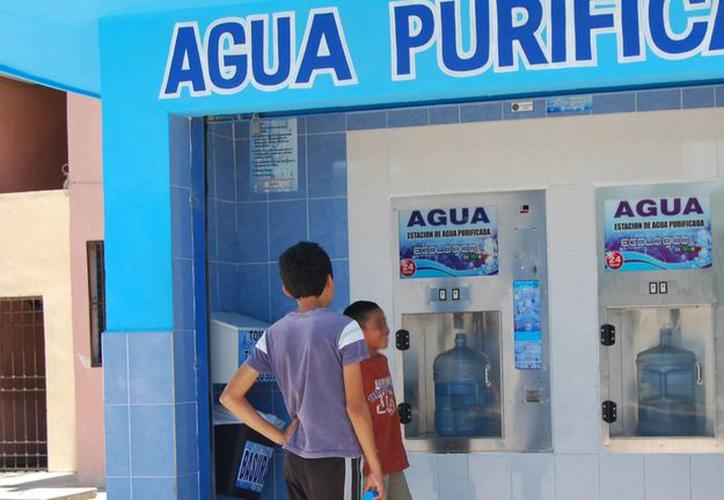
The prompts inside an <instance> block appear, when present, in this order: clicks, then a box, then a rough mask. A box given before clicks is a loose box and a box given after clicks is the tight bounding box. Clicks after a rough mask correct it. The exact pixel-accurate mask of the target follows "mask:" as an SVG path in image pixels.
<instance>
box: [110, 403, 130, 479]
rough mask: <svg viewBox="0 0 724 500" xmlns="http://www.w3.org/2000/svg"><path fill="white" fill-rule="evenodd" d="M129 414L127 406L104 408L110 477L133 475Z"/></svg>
mask: <svg viewBox="0 0 724 500" xmlns="http://www.w3.org/2000/svg"><path fill="white" fill-rule="evenodd" d="M128 412H129V407H128V406H126V405H106V407H105V408H104V415H105V418H104V425H105V438H106V474H107V475H109V476H128V475H130V473H131V468H130V456H129V454H130V449H129V439H130V438H129V435H128V432H129V426H130V421H129V414H128Z"/></svg>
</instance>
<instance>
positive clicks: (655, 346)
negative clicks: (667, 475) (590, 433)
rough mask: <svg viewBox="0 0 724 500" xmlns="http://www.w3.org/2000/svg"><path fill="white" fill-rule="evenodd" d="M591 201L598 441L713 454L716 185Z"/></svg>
mask: <svg viewBox="0 0 724 500" xmlns="http://www.w3.org/2000/svg"><path fill="white" fill-rule="evenodd" d="M597 204H598V208H597V217H598V221H599V224H598V254H599V257H598V278H599V279H598V283H599V317H600V323H601V325H600V343H601V345H600V359H601V362H600V367H601V392H602V406H601V416H602V420H603V424H602V425H603V436H604V444H605V445H606V446H607V448H608V449H610V450H612V451H636V452H653V451H662V452H677V451H679V452H688V453H693V452H706V451H716V450H721V437H722V431H724V427H722V424H723V422H722V408H721V402H722V401H724V399H723V398H724V393H722V389H723V388H724V384H722V380H721V377H722V370H721V369H718V363H719V362H720V361H719V360H721V359H722V352H721V350H722V346H724V339H722V338H721V337H720V335H721V334H720V333H719V332H721V330H722V328H724V317H723V316H722V314H723V313H724V310H723V309H722V307H721V302H720V298H721V297H722V287H723V286H724V279H722V278H723V277H724V276H723V275H722V270H723V266H722V264H724V262H722V249H721V248H720V243H721V242H722V241H724V240H723V236H724V234H723V231H724V185H723V184H720V183H698V184H677V185H656V186H651V185H648V186H635V187H615V188H614V187H611V188H602V189H599V191H598V202H597Z"/></svg>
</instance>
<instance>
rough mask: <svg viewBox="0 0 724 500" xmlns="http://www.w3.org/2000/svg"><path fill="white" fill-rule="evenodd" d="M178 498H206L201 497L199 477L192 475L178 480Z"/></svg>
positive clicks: (185, 499) (188, 499)
mask: <svg viewBox="0 0 724 500" xmlns="http://www.w3.org/2000/svg"><path fill="white" fill-rule="evenodd" d="M177 484H178V497H177V500H199V498H204V497H201V496H200V495H199V475H198V474H191V475H189V476H181V477H179V478H178V480H177Z"/></svg>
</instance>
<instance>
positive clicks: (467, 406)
mask: <svg viewBox="0 0 724 500" xmlns="http://www.w3.org/2000/svg"><path fill="white" fill-rule="evenodd" d="M490 373H491V365H490V360H489V359H488V357H487V356H486V355H485V354H483V353H482V352H479V351H475V350H473V349H470V348H469V347H468V346H467V345H466V339H465V334H464V333H458V334H456V335H455V347H453V348H452V349H450V350H449V351H445V352H443V353H441V354H439V355H438V356H437V357H436V358H435V362H434V363H433V380H434V381H435V431H437V434H438V435H440V436H445V437H460V436H482V435H486V434H489V433H490V431H491V421H490V408H489V406H490V404H491V403H492V402H493V390H492V389H493V384H492V381H491V378H490Z"/></svg>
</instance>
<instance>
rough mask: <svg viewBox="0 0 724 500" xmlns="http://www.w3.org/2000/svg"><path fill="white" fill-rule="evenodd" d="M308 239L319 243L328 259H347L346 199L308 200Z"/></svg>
mask: <svg viewBox="0 0 724 500" xmlns="http://www.w3.org/2000/svg"><path fill="white" fill-rule="evenodd" d="M309 239H310V240H312V241H316V242H317V243H319V244H320V245H321V246H322V248H324V249H325V250H326V251H327V253H328V254H329V256H330V258H332V259H345V258H347V255H348V247H349V243H348V236H347V199H346V198H331V199H324V200H314V199H312V200H309Z"/></svg>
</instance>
